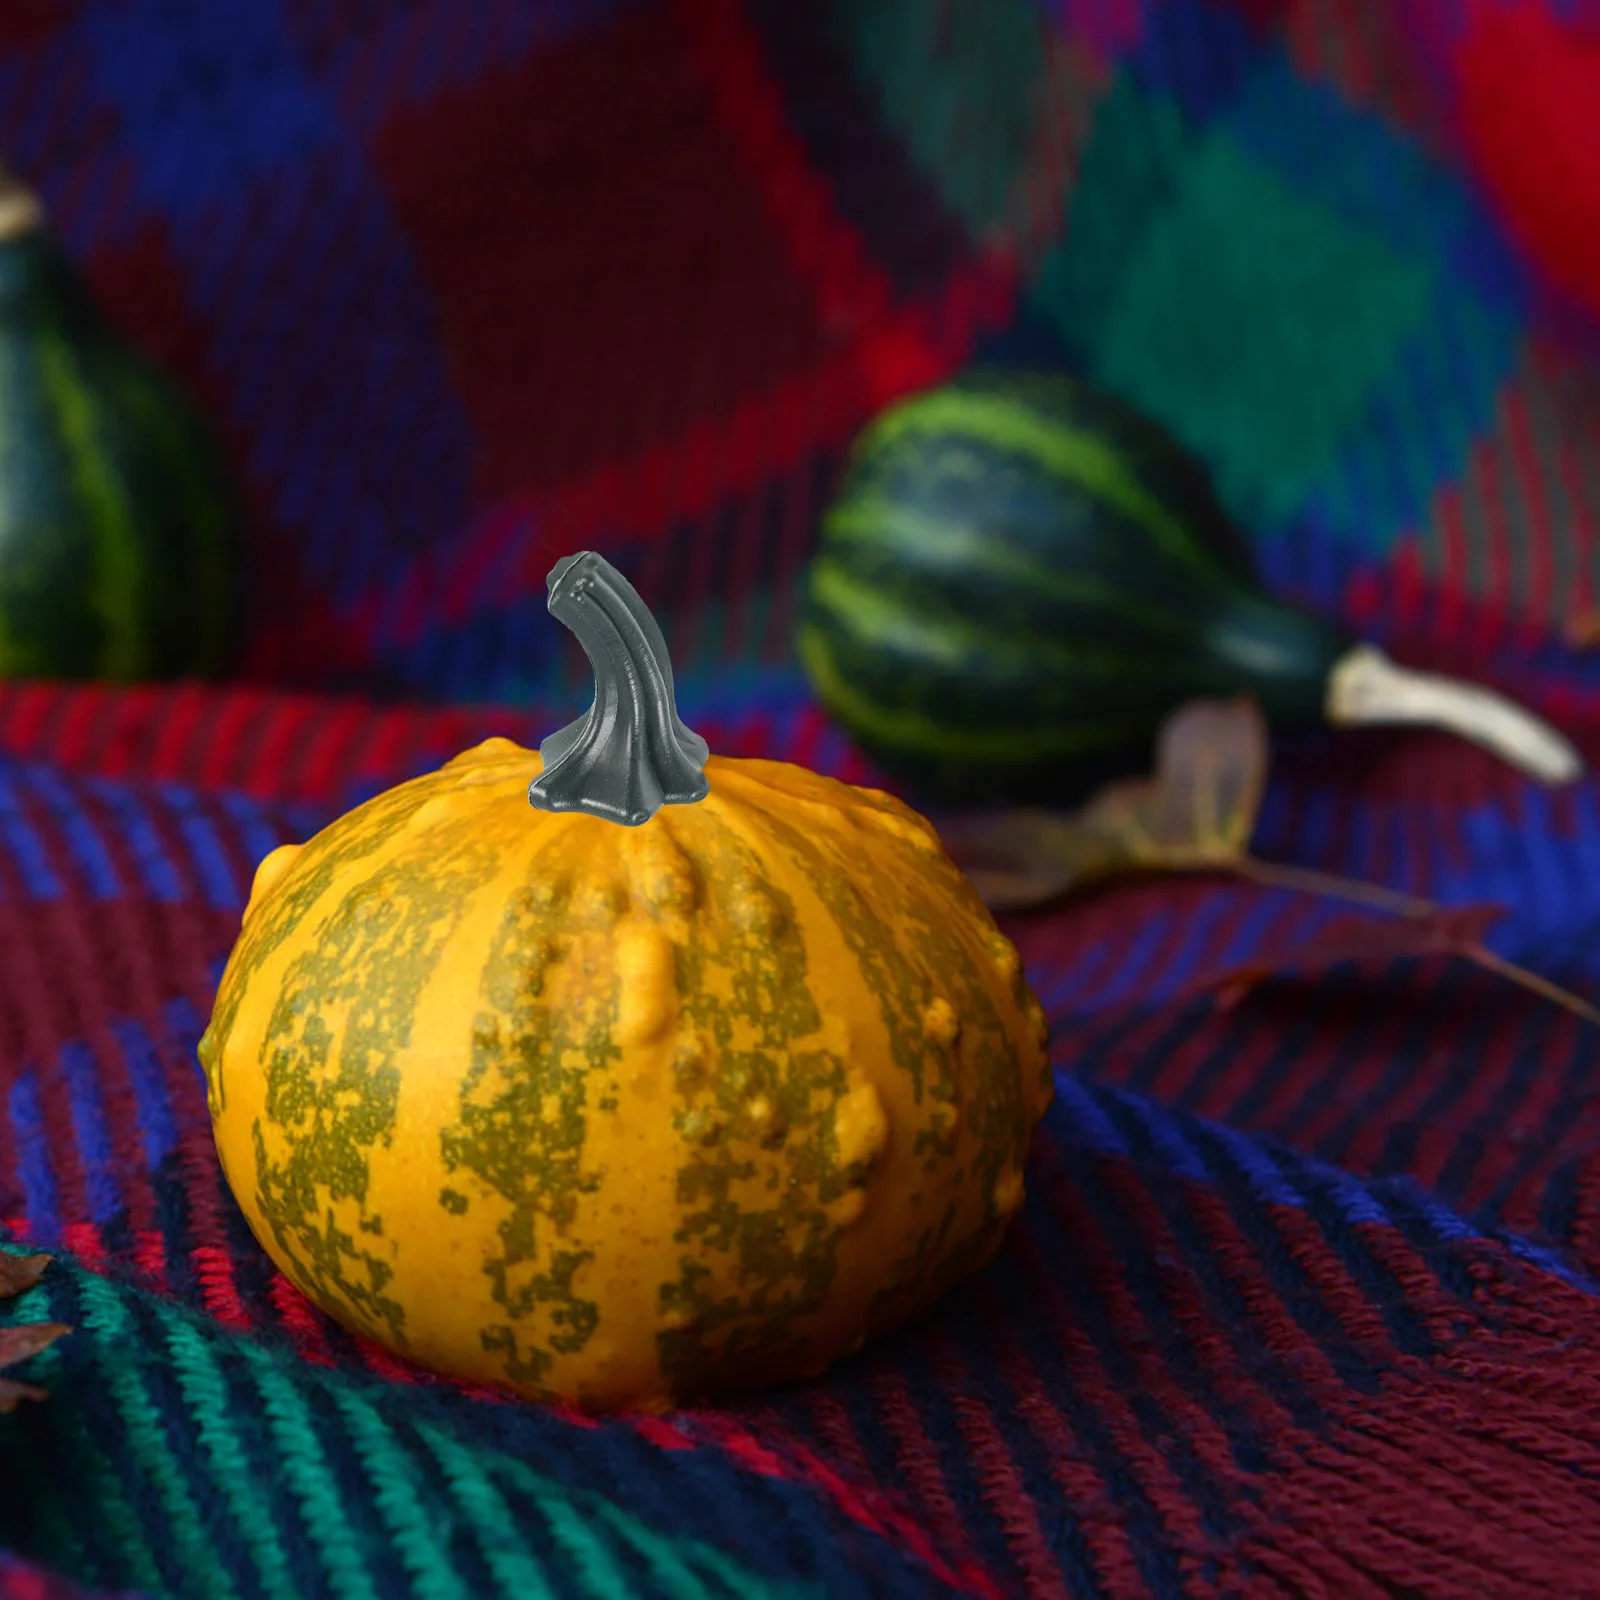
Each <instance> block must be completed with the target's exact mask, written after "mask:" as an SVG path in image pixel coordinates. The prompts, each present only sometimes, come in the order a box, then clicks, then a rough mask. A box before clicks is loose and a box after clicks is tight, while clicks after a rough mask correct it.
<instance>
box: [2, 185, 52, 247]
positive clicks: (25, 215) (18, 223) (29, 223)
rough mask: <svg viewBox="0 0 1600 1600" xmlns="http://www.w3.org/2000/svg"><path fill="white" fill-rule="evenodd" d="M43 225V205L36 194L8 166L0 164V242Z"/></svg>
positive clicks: (17, 236) (18, 236)
mask: <svg viewBox="0 0 1600 1600" xmlns="http://www.w3.org/2000/svg"><path fill="white" fill-rule="evenodd" d="M43 225H44V206H43V204H42V203H41V202H40V200H39V197H38V195H36V194H35V193H34V192H33V190H32V189H30V188H29V187H28V186H27V185H26V184H25V183H23V182H21V181H20V180H19V179H18V177H17V175H16V174H15V173H14V172H12V171H11V170H10V168H9V167H5V166H0V244H4V243H5V241H6V240H7V239H17V238H20V237H21V236H22V235H23V234H25V233H32V232H33V231H34V230H35V229H37V228H40V227H42V226H43Z"/></svg>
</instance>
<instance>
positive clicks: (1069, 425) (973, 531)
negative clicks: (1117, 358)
mask: <svg viewBox="0 0 1600 1600" xmlns="http://www.w3.org/2000/svg"><path fill="white" fill-rule="evenodd" d="M797 644H798V649H799V654H800V657H801V660H802V661H803V663H804V665H805V668H806V671H807V673H808V675H809V676H810V678H811V681H812V683H813V685H814V687H815V688H816V690H817V692H818V695H819V697H820V698H821V700H822V701H823V703H824V704H825V705H826V706H827V707H828V709H829V710H830V711H831V712H832V713H833V714H834V716H835V717H836V718H837V719H838V720H839V721H840V722H841V723H843V724H844V726H845V727H846V728H848V729H849V730H850V732H851V733H852V734H853V735H854V736H855V737H856V739H857V741H858V742H859V743H860V745H861V746H862V748H863V749H864V750H865V751H866V752H867V753H868V754H869V755H871V756H872V757H873V758H874V759H875V760H876V761H877V762H878V763H879V764H880V766H882V767H883V768H884V769H885V771H887V772H888V773H890V774H891V775H893V776H896V777H898V778H900V779H902V780H903V781H906V782H908V783H910V784H912V785H913V786H915V787H919V788H921V789H922V790H924V791H925V792H927V793H928V794H930V795H937V796H944V797H946V798H950V799H978V798H995V797H1009V798H1023V797H1033V798H1038V797H1040V796H1041V795H1044V794H1048V793H1051V792H1055V793H1065V792H1070V791H1073V790H1075V789H1077V788H1078V787H1080V786H1081V784H1083V783H1087V782H1091V781H1098V780H1100V779H1102V778H1104V777H1106V776H1107V775H1109V774H1112V773H1115V772H1117V771H1119V770H1130V769H1132V768H1135V767H1138V766H1140V765H1142V764H1143V763H1144V762H1145V761H1146V760H1147V759H1148V755H1149V749H1150V744H1151V741H1152V739H1153V737H1154V735H1155V732H1156V730H1157V728H1158V727H1159V726H1160V724H1161V722H1162V720H1163V719H1164V718H1165V717H1166V716H1167V715H1168V714H1169V713H1170V712H1171V711H1173V710H1174V709H1175V708H1176V707H1177V706H1179V705H1181V704H1182V703H1184V702H1185V701H1188V700H1193V699H1196V698H1203V697H1231V696H1236V695H1250V696H1252V697H1254V698H1255V699H1256V701H1257V702H1258V703H1259V704H1260V705H1261V707H1262V709H1263V711H1264V713H1265V714H1266V716H1267V718H1268V720H1269V722H1270V723H1272V724H1273V725H1274V726H1278V727H1283V726H1293V725H1297V724H1300V725H1303V724H1314V723H1317V722H1320V721H1327V722H1332V723H1335V724H1355V723H1378V722H1427V723H1432V724H1435V725H1438V726H1443V727H1448V728H1451V729H1453V730H1454V731H1456V732H1458V733H1461V734H1463V735H1465V736H1466V737H1468V738H1471V739H1475V740H1477V741H1478V742H1479V743H1481V744H1484V745H1486V746H1488V747H1490V748H1492V749H1494V750H1496V751H1497V752H1499V753H1500V754H1501V755H1503V756H1505V757H1506V758H1507V759H1509V760H1511V761H1513V762H1515V763H1517V764H1518V765H1520V766H1522V767H1523V768H1525V769H1526V770H1528V771H1529V772H1531V773H1533V774H1534V775H1536V776H1538V777H1540V778H1541V779H1543V780H1545V781H1549V782H1561V781H1566V780H1568V779H1570V778H1572V777H1573V776H1575V775H1576V773H1577V772H1578V770H1579V768H1580V764H1579V761H1578V757H1577V755H1576V753H1575V752H1574V751H1573V749H1572V748H1571V746H1570V745H1569V744H1567V742H1566V741H1565V740H1564V739H1562V738H1561V737H1560V736H1559V735H1557V734H1556V733H1554V732H1553V730H1551V729H1549V728H1547V727H1545V726H1544V725H1543V724H1542V723H1539V722H1538V721H1536V720H1535V719H1534V718H1532V717H1531V716H1529V715H1528V714H1527V713H1526V712H1524V711H1522V710H1521V709H1520V708H1518V707H1516V706H1514V705H1512V704H1511V703H1510V702H1508V701H1506V700H1504V699H1502V698H1501V697H1499V696H1497V695H1494V694H1491V693H1490V692H1489V691H1487V690H1485V689H1482V688H1479V687H1476V686H1474V685H1469V684H1463V683H1459V682H1456V681H1455V680H1451V679H1445V678H1440V677H1437V676H1434V675H1431V674H1422V673H1416V672H1411V671H1408V670H1406V669H1403V668H1401V667H1399V666H1397V665H1396V664H1395V663H1394V662H1392V661H1390V660H1389V659H1388V657H1387V656H1385V655H1384V654H1383V653H1382V652H1381V651H1378V650H1376V649H1375V648H1373V647H1372V646H1370V645H1367V644H1363V643H1361V642H1360V641H1358V640H1357V639H1356V638H1354V637H1353V636H1352V635H1351V634H1350V633H1348V632H1347V631H1346V630H1345V629H1344V628H1342V627H1340V626H1339V625H1338V624H1337V623H1334V622H1332V621H1330V620H1328V619H1326V618H1323V617H1319V616H1315V615H1312V614H1310V613H1308V612H1305V611H1302V610H1299V609H1296V608H1294V607H1291V606H1288V605H1284V604H1282V603H1280V602H1278V601H1276V600H1274V599H1273V598H1272V597H1271V596H1269V595H1268V594H1267V593H1266V592H1265V591H1264V589H1263V588H1262V586H1261V583H1260V581H1259V579H1258V578H1257V575H1256V572H1255V568H1254V565H1253V563H1252V561H1251V557H1250V553H1249V550H1248V548H1247V546H1246V544H1245V543H1244V541H1243V540H1242V539H1241V537H1240V536H1239V534H1238V532H1237V531H1236V529H1235V528H1234V527H1233V526H1232V525H1231V524H1230V522H1229V519H1228V517H1227V515H1226V513H1225V512H1224V511H1223V509H1222V507H1221V505H1220V504H1219V502H1218V500H1217V498H1216V496H1215V494H1214V493H1213V490H1212V488H1211V484H1210V480H1209V477H1208V475H1207V473H1206V471H1205V469H1204V468H1203V466H1201V464H1200V463H1199V462H1198V461H1196V460H1195V459H1194V458H1193V457H1192V456H1190V455H1189V454H1187V453H1186V452H1185V451H1184V450H1183V449H1182V448H1181V447H1180V446H1179V445H1177V444H1176V443H1175V442H1174V441H1173V439H1172V438H1171V437H1170V436H1169V435H1168V434H1166V433H1165V432H1164V431H1163V430H1161V429H1160V428H1158V427H1157V426H1156V425H1155V424H1153V423H1152V422H1150V421H1149V420H1147V419H1146V418H1144V417H1142V416H1140V415H1139V414H1137V413H1136V412H1134V411H1132V410H1131V409H1130V408H1129V407H1128V406H1126V405H1125V404H1123V403H1121V402H1119V401H1118V400H1117V399H1116V398H1115V397H1113V396H1110V395H1107V394H1105V393H1103V392H1100V391H1098V390H1096V389H1094V388H1092V387H1090V386H1087V385H1085V384H1082V383H1080V382H1078V381H1076V380H1075V379H1072V378H1069V377H1066V376H1063V375H1059V374H1042V373H1027V372H1013V371H1006V370H998V369H989V370H974V371H972V372H969V373H967V374H965V375H963V376H962V377H960V378H958V379H957V380H956V381H954V382H952V383H949V384H946V385H944V386H943V387H940V388H937V389H933V390H929V391H927V392H924V393H922V394H918V395H914V396H912V397H910V398H909V399H906V400H903V401H901V402H899V403H898V404H896V405H894V406H892V407H890V408H889V409H888V410H887V411H885V412H883V413H882V414H881V415H880V416H879V417H878V418H877V419H876V420H875V421H874V422H872V423H871V424H870V425H869V426H868V428H867V429H866V430H865V432H864V433H863V434H862V435H861V437H860V438H859V439H858V440H857V442H856V445H855V448H854V450H853V452H852V456H851V459H850V462H849V464H848V467H847V470H846V473H845V476H844V480H843V483H842V485H841V487H840V489H839V492H838V494H837V497H836V498H835V500H834V501H833V503H832V505H831V507H830V509H829V510H828V512H827V514H826V516H825V518H824V520H823V525H822V532H821V538H820V543H819V546H818V549H817V551H816V553H815V556H814V559H813V561H812V563H811V565H810V567H809V570H808V572H807V574H806V578H805V583H804V590H803V597H802V601H801V609H800V617H799V623H798V635H797Z"/></svg>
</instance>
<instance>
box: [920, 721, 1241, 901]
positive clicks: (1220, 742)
mask: <svg viewBox="0 0 1600 1600" xmlns="http://www.w3.org/2000/svg"><path fill="white" fill-rule="evenodd" d="M1267 759H1268V745H1267V728H1266V723H1265V721H1264V719H1263V718H1262V715H1261V712H1260V711H1259V709H1257V707H1256V705H1255V703H1254V702H1253V701H1250V700H1231V701H1215V700H1197V701H1195V702H1193V703H1192V704H1190V705H1186V706H1183V707H1181V708H1180V709H1179V710H1177V711H1175V712H1174V713H1173V714H1172V715H1171V716H1170V717H1169V718H1168V719H1167V721H1166V722H1165V724H1164V725H1163V726H1162V729H1161V733H1160V735H1159V737H1158V738H1157V741H1156V771H1155V776H1154V777H1150V778H1134V779H1130V780H1128V781H1127V782H1124V783H1116V784H1112V785H1111V786H1110V787H1109V788H1106V789H1103V790H1101V792H1100V793H1099V794H1098V795H1096V796H1095V797H1094V799H1092V800H1091V801H1090V802H1089V803H1088V805H1087V806H1085V807H1084V808H1083V810H1081V811H1078V812H1074V813H1070V814H1060V813H1055V812H1049V811H1000V812H987V813H980V814H977V815H970V816H965V817H955V818H948V819H945V820H944V821H942V822H941V823H940V826H939V832H940V835H941V837H942V839H943V841H944V845H945V848H946V849H947V850H948V851H949V852H950V855H951V857H952V858H953V859H954V860H955V862H956V864H957V865H958V866H959V867H960V868H961V870H962V871H963V872H965V873H966V875H967V877H968V878H970V879H971V880H972V883H973V885H974V887H975V888H976V889H977V891H978V893H979V894H980V895H981V896H982V897H983V899H984V901H985V902H986V903H987V904H988V905H990V906H991V907H993V908H994V909H995V910H997V911H1017V910H1023V909H1025V908H1027V907H1030V906H1036V905H1042V904H1043V903H1044V902H1046V901H1048V900H1053V899H1056V898H1057V897H1058V896H1060V895H1062V894H1065V893H1066V892H1067V891H1068V890H1070V889H1075V888H1078V887H1080V886H1081V885H1083V884H1087V883H1092V882H1094V881H1096V880H1097V879H1101V878H1108V877H1115V876H1119V875H1121V874H1124V873H1130V872H1155V871H1169V872H1180V871H1189V872H1193V871H1203V870H1208V869H1211V870H1214V869H1218V868H1228V867H1233V866H1236V865H1238V864H1239V863H1240V862H1241V861H1242V860H1243V859H1244V854H1245V851H1246V850H1247V849H1248V847H1249V844H1250V835H1251V833H1252V831H1253V830H1254V828H1255V823H1256V815H1257V813H1258V812H1259V810H1260V808H1261V796H1262V792H1263V790H1264V788H1265V787H1266V780H1267Z"/></svg>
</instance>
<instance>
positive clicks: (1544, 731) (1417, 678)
mask: <svg viewBox="0 0 1600 1600" xmlns="http://www.w3.org/2000/svg"><path fill="white" fill-rule="evenodd" d="M1327 716H1328V721H1329V722H1331V723H1333V724H1335V726H1338V727H1365V726H1372V725H1375V724H1379V723H1410V724H1426V725H1428V726H1431V727H1436V728H1446V729H1448V730H1449V731H1450V732H1451V733H1457V734H1460V735H1461V737H1462V738H1463V739H1470V740H1471V741H1472V742H1473V743H1474V744H1478V745H1481V746H1483V748H1484V749H1486V750H1491V751H1493V752H1494V754H1496V755H1497V756H1500V757H1501V758H1502V759H1504V760H1506V761H1509V762H1510V763H1511V765H1512V766H1514V767H1519V768H1520V769H1521V770H1522V771H1524V772H1526V773H1527V774H1528V775H1529V776H1530V777H1534V778H1537V779H1538V780H1539V781H1540V782H1541V783H1571V782H1572V781H1573V780H1574V779H1575V778H1577V777H1578V776H1579V775H1580V774H1581V773H1582V771H1583V758H1582V756H1580V755H1579V754H1578V752H1577V751H1576V750H1575V749H1574V748H1573V747H1572V745H1571V744H1570V743H1569V742H1568V741H1567V740H1566V739H1565V738H1563V737H1562V736H1561V735H1560V734H1559V733H1557V732H1556V730H1555V729H1554V728H1552V727H1551V726H1550V725H1549V723H1547V722H1543V721H1541V720H1540V719H1539V718H1538V717H1536V716H1534V715H1533V713H1532V712H1530V711H1525V710H1524V709H1523V708H1522V707H1521V706H1519V705H1515V704H1513V703H1512V702H1511V701H1510V700H1507V699H1506V698H1505V696H1504V695H1499V694H1496V693H1495V692H1494V691H1493V690H1492V689H1485V688H1482V687H1481V686H1480V685H1478V684H1475V683H1463V682H1462V681H1461V680H1460V679H1458V678H1447V677H1443V676H1441V675H1440V674H1438V673H1433V672H1416V671H1413V670H1412V669H1411V668H1410V667H1402V666H1400V665H1399V664H1398V663H1397V662H1394V661H1391V660H1390V659H1389V657H1388V656H1386V655H1385V654H1384V653H1383V651H1381V650H1378V649H1375V648H1374V647H1373V646H1371V645H1358V646H1357V647H1356V648H1355V649H1354V650H1352V651H1350V653H1349V654H1348V655H1346V656H1345V657H1344V659H1343V660H1342V661H1340V662H1339V664H1338V665H1337V666H1336V667H1335V668H1334V669H1333V672H1332V673H1331V674H1330V675H1329V678H1328V698H1327Z"/></svg>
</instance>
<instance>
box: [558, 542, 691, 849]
mask: <svg viewBox="0 0 1600 1600" xmlns="http://www.w3.org/2000/svg"><path fill="white" fill-rule="evenodd" d="M547 587H548V589H549V601H548V607H549V611H550V614H551V616H553V617H555V618H556V619H557V620H558V621H559V622H562V623H564V624H565V625H566V626H567V627H568V628H570V629H571V630H572V632H573V634H574V635H576V637H577V640H578V643H579V644H581V645H582V646H583V653H584V654H585V655H586V656H588V658H589V665H590V666H591V667H593V668H594V704H593V705H592V706H591V707H590V708H589V710H588V712H587V713H586V714H585V715H584V716H581V717H579V718H578V719H577V721H576V722H572V723H569V724H568V725H567V726H566V727H565V728H562V729H561V730H560V731H559V732H556V733H552V734H551V735H550V737H549V738H548V739H546V740H545V741H544V743H543V744H541V745H540V746H539V755H540V758H541V759H542V760H543V762H544V771H543V772H542V773H541V774H540V775H539V776H538V777H537V778H535V779H534V780H533V782H532V783H531V784H529V785H528V799H529V801H530V803H531V804H533V805H534V806H536V807H537V808H538V809H539V810H541V811H583V812H587V813H588V814H589V815H590V816H592V817H602V818H604V819H605V820H606V821H607V822H619V823H621V824H622V825H623V826H624V827H629V828H637V827H639V826H640V825H641V824H643V823H646V822H648V821H649V820H650V819H651V818H652V817H653V816H654V815H655V814H656V812H657V811H659V810H660V809H661V807H662V806H664V805H666V806H682V805H692V804H693V803H694V802H695V801H696V800H703V799H705V797H706V794H707V792H708V790H709V787H710V786H709V784H708V783H707V781H706V775H705V771H704V766H705V760H706V756H707V754H708V751H707V748H706V742H705V740H704V739H702V738H701V737H700V735H699V734H697V733H694V732H692V731H691V730H690V729H688V728H686V727H685V726H684V725H683V722H682V721H681V720H680V719H679V716H678V706H677V700H676V698H675V695H674V691H673V686H672V662H671V660H670V659H669V658H668V655H667V643H666V640H665V639H664V638H663V637H662V636H661V629H660V627H659V626H658V625H657V623H656V619H655V618H654V617H653V616H651V615H650V611H649V608H648V607H647V606H646V605H645V603H644V601H643V600H641V599H640V598H639V595H638V592H637V591H636V590H635V589H634V587H633V585H632V584H631V583H629V582H628V580H627V579H626V578H624V577H623V576H622V574H621V573H620V572H618V571H617V569H616V568H615V567H613V566H612V565H611V563H610V562H608V561H606V560H605V559H604V558H603V557H601V556H598V555H596V554H595V552H594V551H593V550H581V551H579V552H578V554H577V555H572V556H565V557H563V558H562V559H561V560H560V561H558V562H557V563H556V564H555V566H554V567H553V568H552V569H551V571H550V576H549V579H548V580H547Z"/></svg>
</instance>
